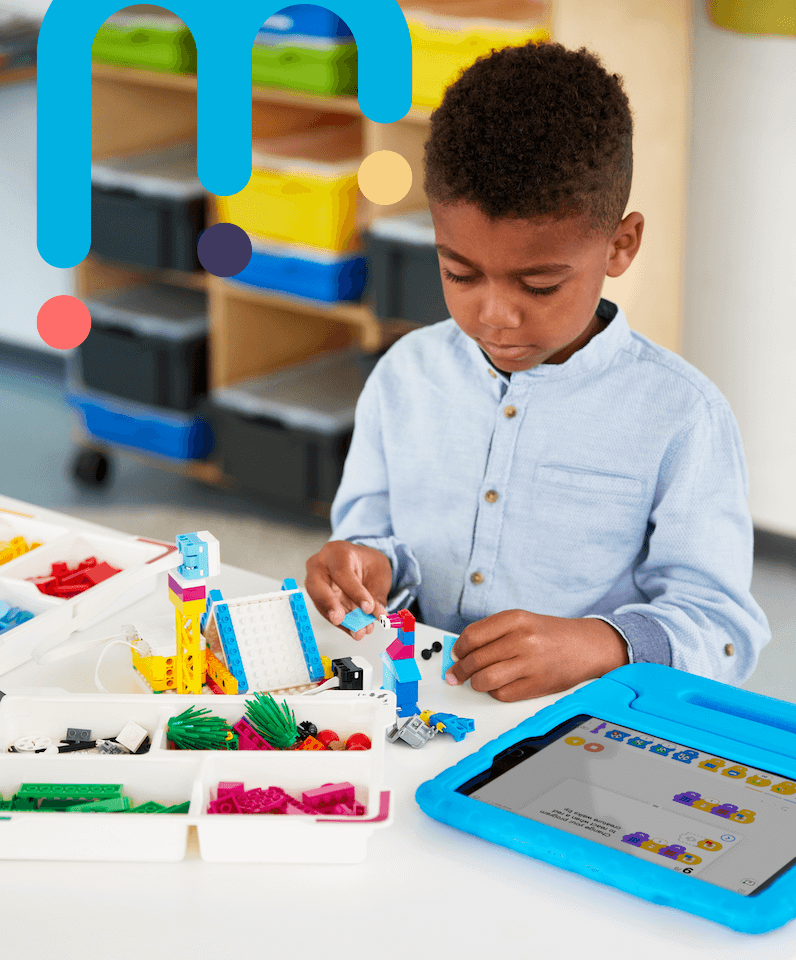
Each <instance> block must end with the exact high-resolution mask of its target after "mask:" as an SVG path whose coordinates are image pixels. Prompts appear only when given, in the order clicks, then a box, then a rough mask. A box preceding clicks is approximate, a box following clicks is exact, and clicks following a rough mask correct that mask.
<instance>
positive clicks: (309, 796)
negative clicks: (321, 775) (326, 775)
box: [301, 780, 354, 812]
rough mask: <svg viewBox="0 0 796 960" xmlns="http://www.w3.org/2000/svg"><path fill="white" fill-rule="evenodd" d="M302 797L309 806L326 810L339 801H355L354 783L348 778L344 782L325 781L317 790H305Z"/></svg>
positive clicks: (346, 802)
mask: <svg viewBox="0 0 796 960" xmlns="http://www.w3.org/2000/svg"><path fill="white" fill-rule="evenodd" d="M301 799H302V800H303V801H304V803H306V804H307V805H308V806H310V807H314V808H315V809H316V810H323V811H324V812H326V808H327V807H332V806H335V805H336V804H338V803H345V804H349V803H353V802H354V785H353V783H349V782H348V781H347V780H344V781H343V782H342V783H325V784H324V785H323V786H322V787H318V788H317V789H316V790H307V791H305V792H304V793H303V794H302V795H301Z"/></svg>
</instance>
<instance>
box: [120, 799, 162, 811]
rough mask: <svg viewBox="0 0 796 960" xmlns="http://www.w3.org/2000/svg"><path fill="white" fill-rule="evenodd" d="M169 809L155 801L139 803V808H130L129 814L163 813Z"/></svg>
mask: <svg viewBox="0 0 796 960" xmlns="http://www.w3.org/2000/svg"><path fill="white" fill-rule="evenodd" d="M166 809H168V808H167V807H165V806H163V804H162V803H155V801H154V800H147V801H146V803H139V804H138V806H137V807H130V809H129V810H128V811H127V812H128V813H163V811H164V810H166Z"/></svg>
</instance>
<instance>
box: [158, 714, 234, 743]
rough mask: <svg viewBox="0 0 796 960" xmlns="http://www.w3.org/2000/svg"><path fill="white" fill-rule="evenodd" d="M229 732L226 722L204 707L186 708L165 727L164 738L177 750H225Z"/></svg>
mask: <svg viewBox="0 0 796 960" xmlns="http://www.w3.org/2000/svg"><path fill="white" fill-rule="evenodd" d="M231 732H232V730H231V728H230V726H229V724H228V723H227V721H226V720H223V719H222V718H221V717H216V716H214V715H213V714H212V713H211V711H210V710H208V709H207V708H206V707H203V708H202V709H197V708H196V707H188V709H187V710H183V712H182V713H181V714H179V715H178V716H176V717H172V718H171V720H169V722H168V724H167V726H166V736H167V737H168V738H169V740H171V742H172V743H173V744H174V746H175V747H176V748H177V749H178V750H226V749H228V748H227V742H228V738H229V734H230V733H231Z"/></svg>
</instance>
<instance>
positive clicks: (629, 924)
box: [0, 497, 796, 960]
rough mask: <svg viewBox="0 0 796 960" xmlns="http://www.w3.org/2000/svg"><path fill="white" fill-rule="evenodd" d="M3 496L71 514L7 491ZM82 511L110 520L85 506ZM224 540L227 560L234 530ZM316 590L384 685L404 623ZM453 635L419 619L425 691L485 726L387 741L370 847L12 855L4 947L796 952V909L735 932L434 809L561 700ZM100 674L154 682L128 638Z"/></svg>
mask: <svg viewBox="0 0 796 960" xmlns="http://www.w3.org/2000/svg"><path fill="white" fill-rule="evenodd" d="M3 508H4V509H10V510H19V511H22V512H33V511H34V510H35V511H36V514H37V516H40V517H41V518H42V519H46V520H52V521H54V522H58V523H62V522H64V520H65V518H64V517H63V515H60V514H56V513H53V512H50V511H44V510H41V509H40V508H31V507H29V506H27V505H25V504H21V503H19V502H18V501H14V500H11V499H10V498H6V497H0V509H3ZM68 523H69V525H71V526H73V527H75V528H80V529H85V530H88V529H94V530H95V531H97V532H100V531H102V532H103V533H108V532H109V531H108V530H106V529H104V528H100V527H96V526H95V525H93V524H87V523H85V522H83V521H73V520H71V519H69V520H68ZM186 532H189V531H186ZM211 533H212V531H211ZM264 549H267V547H266V546H265V545H264ZM221 556H222V560H223V556H224V545H223V543H222V544H221ZM161 580H162V583H160V584H159V585H158V588H157V590H156V591H155V593H153V594H152V595H151V596H150V597H148V598H147V599H146V600H143V601H140V602H139V603H137V604H136V605H135V606H133V607H130V608H128V609H126V610H124V611H122V612H121V613H119V614H116V615H115V616H113V617H112V618H109V620H108V621H106V622H105V623H103V624H100V625H98V626H97V627H95V628H94V629H93V630H91V631H86V632H85V633H84V634H81V637H86V638H89V637H92V636H96V637H102V636H106V635H109V634H111V633H113V632H115V631H116V630H117V629H118V628H119V627H120V626H121V625H122V624H124V623H135V620H136V618H139V619H143V618H144V617H150V616H153V615H158V614H162V613H167V612H169V610H170V609H171V607H170V605H169V602H168V596H167V590H166V585H165V584H166V575H165V574H162V575H161ZM209 586H211V587H217V588H218V589H220V590H221V591H222V593H224V595H225V596H229V597H234V596H246V595H250V594H254V593H260V592H265V591H268V590H274V589H278V588H279V586H280V584H279V583H277V582H276V581H274V580H270V579H268V578H266V577H262V576H259V575H256V574H252V573H247V572H246V571H243V570H238V569H237V568H235V567H229V566H226V565H225V566H223V569H222V573H221V576H219V577H217V578H215V579H213V580H211V581H210V582H209ZM307 605H308V609H309V611H310V618H311V620H312V624H313V628H314V630H315V636H316V640H317V642H318V647H319V649H320V651H321V653H322V654H324V655H327V656H331V657H336V656H346V655H350V654H351V653H352V652H353V651H354V650H356V652H357V653H358V654H361V655H362V656H364V657H366V658H367V659H368V660H369V661H370V662H371V663H372V664H373V665H374V686H379V685H380V682H381V669H380V666H381V665H380V661H379V654H380V653H381V651H382V650H384V649H385V647H386V645H387V643H388V642H389V641H390V639H392V638H393V637H394V632H392V631H390V632H387V631H383V630H382V629H381V628H377V629H376V630H375V631H374V632H373V634H371V636H370V637H366V638H365V639H364V640H363V641H361V642H360V643H359V644H355V641H353V640H351V638H350V637H349V636H347V635H346V634H343V633H342V632H341V631H339V630H337V629H335V628H334V627H332V626H331V625H330V624H328V623H327V622H326V621H324V620H323V619H322V618H321V617H320V616H319V615H318V614H317V613H316V612H315V609H314V607H313V605H312V603H311V602H310V601H308V604H307ZM441 637H442V633H441V631H438V630H435V629H432V628H430V627H425V626H423V625H421V624H418V626H417V637H416V640H417V643H416V647H417V651H416V653H417V657H416V659H417V663H418V666H419V667H420V671H421V674H422V681H421V683H420V692H419V704H420V706H421V709H425V708H433V709H436V710H439V711H444V712H449V713H454V714H457V715H458V716H462V717H473V718H474V719H475V723H476V726H475V730H474V732H473V733H470V734H468V735H467V737H466V738H465V739H464V740H463V741H461V742H459V743H456V742H455V741H454V740H453V739H452V738H451V737H450V736H447V735H440V736H437V737H435V738H434V739H433V740H431V741H430V742H429V743H428V744H426V745H425V746H424V747H422V748H421V749H419V750H414V749H412V748H411V747H409V746H408V745H406V744H403V743H397V744H392V745H391V744H387V745H386V759H385V788H386V789H389V790H391V793H392V802H393V804H394V805H395V806H394V809H395V823H394V824H393V825H392V826H390V827H387V828H385V829H381V830H376V831H375V832H374V834H373V836H372V837H371V838H370V839H369V841H368V854H367V859H366V860H365V862H364V863H361V864H354V865H340V866H336V865H323V866H307V865H296V866H291V865H282V864H279V865H268V864H263V865H260V864H216V863H205V862H203V861H202V860H201V859H200V857H199V852H198V846H197V843H196V837H195V831H194V830H193V828H192V829H191V838H190V839H189V845H188V855H187V857H186V859H185V860H184V861H183V862H181V863H175V864H146V863H80V862H58V861H4V860H0V943H1V944H2V957H3V958H5V957H8V958H12V957H13V958H20V957H23V956H26V957H33V958H38V957H45V956H46V957H47V958H50V957H52V958H55V960H71V958H80V960H94V958H102V960H105V958H108V960H124V958H128V957H129V958H136V960H139V958H142V957H154V958H158V960H159V958H161V957H162V958H169V960H183V958H185V960H188V958H190V960H198V958H205V957H207V958H210V957H212V958H214V960H232V958H238V957H243V956H246V957H260V956H262V957H264V958H271V957H274V958H276V957H279V958H280V960H281V958H285V960H297V958H304V957H306V958H313V960H316V958H317V960H337V958H341V960H342V958H345V960H359V958H360V957H361V958H371V957H378V958H380V960H421V958H425V957H427V956H429V955H432V954H433V956H434V957H436V958H440V960H448V958H453V960H459V958H461V960H482V958H492V957H495V958H498V960H501V958H509V957H534V958H540V960H541V958H544V960H547V958H553V960H559V958H560V960H570V958H571V960H575V958H577V960H583V958H594V960H609V958H610V960H630V958H637V957H642V958H644V960H673V958H676V960H692V958H699V960H714V958H715V960H719V958H721V960H741V958H743V960H756V958H761V960H763V958H765V960H793V958H796V923H791V924H789V925H787V926H786V927H784V928H783V929H781V930H777V931H773V932H772V933H768V934H763V935H757V936H749V935H745V934H739V933H735V932H734V931H731V930H728V929H726V928H725V927H722V926H719V925H718V924H714V923H711V922H709V921H707V920H702V919H699V918H697V917H692V916H690V915H689V914H686V913H682V912H680V911H677V910H673V909H671V908H667V907H660V906H656V905H654V904H651V903H648V902H646V901H644V900H639V899H637V898H635V897H632V896H630V895H629V894H625V893H622V892H620V891H618V890H615V889H614V888H612V887H606V886H603V885H601V884H599V883H596V882H593V881H590V880H587V879H585V878H583V877H580V876H577V875H575V874H571V873H568V872H566V871H564V870H560V869H557V868H555V867H552V866H550V865H548V864H546V863H541V862H539V861H536V860H533V859H530V858H528V857H525V856H522V855H521V854H519V853H515V852H513V851H509V850H506V849H504V848H502V847H498V846H494V845H493V844H490V843H487V842H486V841H484V840H481V839H479V838H476V837H472V836H470V835H469V834H466V833H462V832H460V831H458V830H454V829H452V828H450V827H447V826H445V825H443V824H440V823H437V822H436V821H434V820H431V819H430V818H428V817H427V816H426V815H425V814H423V813H422V811H421V810H420V808H419V807H418V806H417V804H416V803H415V801H414V793H415V790H416V789H417V787H418V786H419V785H420V784H421V783H422V782H423V781H425V780H427V779H430V778H431V777H433V776H435V775H436V774H437V773H439V772H441V771H442V770H444V769H445V768H447V767H449V766H451V765H452V764H454V763H456V762H457V761H458V760H459V759H461V758H462V757H463V756H466V755H468V754H469V753H472V752H473V751H475V750H476V749H477V748H479V747H480V746H482V745H483V744H484V743H487V742H488V741H489V740H492V739H494V737H496V736H498V735H499V734H500V733H503V732H504V731H505V730H507V729H509V728H511V727H513V726H515V725H516V724H517V723H519V722H520V721H521V720H524V719H525V718H526V717H528V716H530V715H531V714H533V713H535V712H536V711H538V710H540V709H542V708H543V707H545V706H547V705H548V704H550V703H552V702H553V701H554V700H555V699H558V698H556V697H550V698H543V699H539V700H532V701H524V702H521V703H516V704H505V703H499V702H498V701H496V700H493V699H492V698H491V697H489V696H487V695H485V694H478V693H474V692H473V691H472V690H471V689H470V687H469V686H465V687H457V688H451V687H448V685H447V684H445V683H444V682H443V681H442V679H441V677H440V666H441V655H440V654H435V655H434V656H433V657H432V659H431V660H428V661H426V660H423V659H422V657H421V656H420V650H421V649H423V648H424V647H428V646H429V645H430V644H431V642H432V641H433V640H434V639H441ZM96 658H97V653H96V652H91V651H88V652H85V653H82V654H78V655H76V656H74V657H73V658H70V659H65V660H61V661H58V662H55V663H52V664H47V665H40V666H34V665H32V664H26V665H24V666H22V667H19V668H18V669H16V670H14V671H12V672H10V673H7V674H5V675H4V676H2V677H0V689H2V690H4V691H6V692H7V693H11V692H16V691H21V690H23V689H30V688H34V687H35V688H42V687H58V688H62V689H65V690H69V691H73V692H78V693H90V692H95V690H96V688H95V687H94V666H95V664H96ZM101 678H102V681H103V683H104V684H105V686H106V687H107V688H108V690H109V691H111V692H113V693H139V692H142V691H141V686H140V685H139V683H138V682H137V680H136V679H135V676H134V673H133V670H132V666H131V663H130V656H129V651H127V650H126V649H125V648H123V647H120V646H117V647H114V648H112V649H110V650H109V651H108V653H107V655H106V657H105V659H104V660H103V666H102V672H101ZM164 695H165V696H168V694H164ZM254 951H256V953H255V952H254Z"/></svg>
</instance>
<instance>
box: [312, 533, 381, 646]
mask: <svg viewBox="0 0 796 960" xmlns="http://www.w3.org/2000/svg"><path fill="white" fill-rule="evenodd" d="M304 586H305V588H306V590H307V593H308V594H309V595H310V598H311V600H312V602H313V603H314V604H315V606H316V608H317V610H318V613H320V614H321V616H324V617H326V619H327V620H328V621H329V623H331V624H333V625H334V626H335V627H339V626H340V623H341V621H342V620H343V618H344V617H345V615H346V614H347V613H350V611H351V610H353V609H354V608H355V607H359V608H360V609H361V610H363V611H364V612H365V613H370V614H373V616H374V617H376V618H378V617H380V616H381V615H382V614H385V613H386V612H387V608H386V607H385V604H386V603H387V596H388V594H389V592H390V587H391V586H392V564H391V563H390V561H389V560H388V558H387V557H385V556H384V554H383V553H380V552H379V551H378V550H374V549H373V547H364V546H362V545H361V544H358V543H349V542H348V541H347V540H332V541H331V543H327V544H325V546H324V547H323V549H322V550H321V551H320V553H316V554H315V556H314V557H310V558H309V560H308V561H307V579H306V581H305V583H304ZM374 626H375V623H371V624H369V625H368V626H367V627H363V628H362V630H358V631H357V632H356V633H354V634H352V636H353V638H354V639H355V640H361V639H362V638H363V637H364V636H365V635H366V634H368V633H372V632H373V628H374ZM341 629H345V628H344V627H343V628H341Z"/></svg>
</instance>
